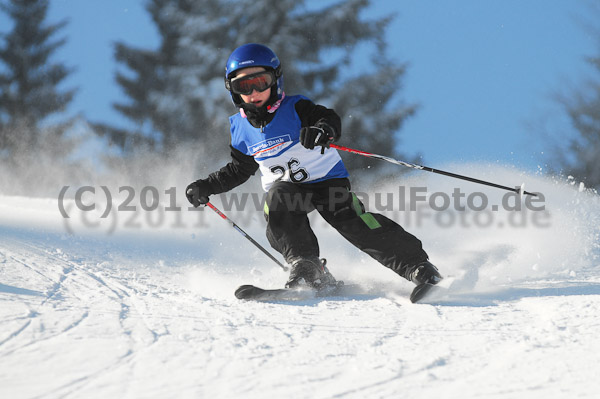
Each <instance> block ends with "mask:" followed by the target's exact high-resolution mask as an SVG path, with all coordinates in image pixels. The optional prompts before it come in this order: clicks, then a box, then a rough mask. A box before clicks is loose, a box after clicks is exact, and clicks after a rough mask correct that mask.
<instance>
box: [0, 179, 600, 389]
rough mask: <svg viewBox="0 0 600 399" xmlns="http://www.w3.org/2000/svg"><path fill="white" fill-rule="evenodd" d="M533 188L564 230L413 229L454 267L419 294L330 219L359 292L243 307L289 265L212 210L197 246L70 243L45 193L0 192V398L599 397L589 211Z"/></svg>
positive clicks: (594, 209)
mask: <svg viewBox="0 0 600 399" xmlns="http://www.w3.org/2000/svg"><path fill="white" fill-rule="evenodd" d="M501 172H503V173H505V174H506V173H509V172H505V171H501ZM511 173H512V172H511ZM471 174H472V173H471ZM483 178H485V176H483ZM536 179H537V180H535V182H536V183H537V184H540V185H542V183H544V181H543V180H542V179H541V178H536ZM440 182H443V180H441V181H440ZM438 183H439V182H438ZM545 184H546V185H545V186H543V188H545V189H546V190H547V191H548V193H549V194H551V195H554V197H560V198H561V201H562V202H561V204H563V205H564V208H561V207H555V208H553V209H556V213H555V214H554V217H555V219H554V221H555V223H556V225H557V227H556V228H557V229H559V230H561V231H560V232H562V233H563V234H564V235H563V236H561V237H556V235H557V234H555V233H557V232H556V231H555V232H553V231H552V230H548V231H539V232H538V231H535V230H533V228H528V229H526V231H523V230H521V231H510V230H508V229H504V230H500V231H496V230H487V231H486V234H482V232H481V231H474V232H473V231H470V230H469V231H462V232H459V233H457V234H458V235H457V234H454V232H451V234H450V233H449V232H448V231H447V230H446V231H443V230H442V231H440V230H439V229H435V228H433V227H425V228H424V230H421V231H419V229H417V232H416V234H417V235H418V236H420V237H422V238H425V237H427V238H428V239H429V240H430V242H432V244H431V245H430V247H432V246H434V247H435V248H434V250H433V251H430V255H432V259H433V260H434V261H435V260H436V259H437V261H435V263H437V264H438V265H440V267H441V266H442V263H445V266H446V267H445V268H443V267H442V272H443V273H444V274H446V275H452V277H450V278H447V279H446V280H444V284H445V286H446V287H449V288H448V291H447V292H445V293H444V294H440V295H439V296H438V297H433V298H431V300H430V301H429V303H425V304H416V305H415V304H411V303H410V301H409V300H408V295H409V293H410V290H411V288H412V285H411V284H409V283H408V282H406V281H403V280H401V279H399V278H398V277H397V276H395V275H394V274H393V273H391V272H389V271H388V270H386V269H384V268H381V267H380V266H378V265H377V264H375V263H374V262H373V261H371V260H370V259H368V258H365V257H363V256H361V255H359V254H357V253H356V252H355V251H353V250H352V249H351V248H349V247H348V246H345V244H343V242H342V241H339V240H338V238H335V235H334V234H332V233H331V232H330V231H327V230H325V231H322V232H320V233H319V234H321V235H323V236H324V237H325V240H326V242H328V243H329V244H330V245H331V247H332V248H334V251H336V252H335V254H336V256H337V258H336V261H335V262H334V261H333V260H332V259H331V256H332V254H331V253H330V254H329V255H328V256H329V257H330V263H329V264H330V266H331V269H332V271H333V272H334V274H335V275H336V276H338V277H340V278H342V279H346V280H347V281H349V282H357V281H360V282H362V283H363V285H364V288H365V290H366V293H365V294H361V295H358V294H357V295H354V296H351V297H348V298H327V299H307V300H302V301H297V302H267V303H259V302H243V301H238V300H236V299H235V298H234V297H233V290H234V289H235V288H236V286H238V285H240V284H242V283H254V284H257V285H261V286H280V285H282V284H283V282H284V281H285V278H286V276H285V274H284V273H281V271H279V270H277V268H276V267H273V266H272V265H270V264H268V259H266V258H264V256H263V255H262V254H260V253H258V252H257V251H255V250H253V249H252V248H251V247H250V246H249V245H248V244H247V243H246V242H245V240H244V239H243V238H241V237H238V236H232V234H235V233H232V232H231V231H230V230H228V229H229V227H228V226H226V225H225V224H223V225H221V224H218V223H219V221H218V220H216V219H214V220H216V221H215V222H214V223H215V224H214V225H213V226H214V228H213V229H211V231H210V233H205V234H207V235H206V236H202V237H203V238H202V240H200V239H198V237H195V238H192V239H190V237H189V234H188V235H186V234H187V232H186V234H179V233H177V234H175V237H172V236H173V234H172V232H170V231H169V230H166V231H165V232H158V233H157V232H147V231H143V230H142V231H138V232H135V233H133V234H129V233H123V234H121V235H118V234H117V235H116V236H113V237H104V236H102V235H100V234H76V235H75V236H69V235H66V234H65V232H64V231H62V230H61V227H62V224H61V221H60V217H59V216H58V211H57V209H56V204H55V202H51V203H45V202H44V201H43V200H36V199H27V198H13V197H0V221H2V223H0V397H2V398H106V397H117V398H236V397H244V398H263V397H286V398H287V397H289V398H391V397H402V398H417V397H418V398H423V397H424V398H429V397H435V398H477V397H485V398H544V399H547V398H575V397H578V398H579V397H589V398H595V397H596V396H597V392H598V391H599V389H600V383H599V382H598V379H597V375H598V373H599V371H600V366H599V365H600V339H598V336H599V334H600V321H598V316H597V315H598V314H599V312H600V273H599V272H598V258H597V255H596V254H597V252H595V251H596V250H597V247H596V248H592V246H593V245H594V243H596V244H597V243H598V236H597V235H595V236H593V234H597V226H596V225H595V223H596V222H597V218H598V210H600V206H598V200H597V198H596V197H583V196H582V197H578V196H577V195H576V194H573V192H572V190H571V189H570V188H565V187H563V186H556V185H552V184H550V183H545ZM448 192H451V190H450V189H449V190H448ZM580 195H583V194H580ZM573 196H575V197H576V198H575V199H571V197H573ZM40 201H41V202H40ZM549 201H550V200H549ZM569 201H577V203H578V204H579V205H580V206H579V208H578V210H572V209H570V208H569V206H568V205H569ZM563 205H561V206H563ZM40 209H42V211H43V210H44V209H46V213H44V212H42V213H43V214H45V215H46V216H47V218H46V219H44V218H41V219H40V218H38V217H37V216H36V217H33V216H30V212H34V210H35V212H39V211H40ZM577 212H579V213H577ZM207 218H208V216H207ZM563 219H564V220H569V223H571V225H570V226H571V227H572V230H571V231H569V232H566V233H565V232H564V231H562V229H563V226H562V224H561V223H563V222H562V220H563ZM40 220H41V221H40ZM5 221H6V222H5ZM46 222H47V223H46ZM56 225H58V227H53V226H56ZM261 228H262V226H256V228H252V227H251V228H250V230H251V233H252V234H253V236H256V237H258V238H259V241H261V242H264V241H265V240H264V238H263V237H262V235H261ZM198 234H200V233H198ZM590 234H592V236H591V238H590ZM490 235H492V237H489V236H490ZM528 235H529V236H531V238H528ZM572 236H575V239H576V240H574V239H573V237H572ZM223 237H227V239H226V240H225V241H223ZM457 237H463V239H462V240H461V242H460V243H459V242H457V240H459V238H457ZM553 237H554V238H553ZM588 238H589V241H586V239H588ZM577 245H581V246H580V247H577ZM450 248H454V250H453V251H450V250H449V249H450ZM444 251H448V254H447V255H446V256H444ZM582 252H585V253H583V254H582ZM567 253H574V255H573V257H572V258H564V259H560V258H561V256H563V255H564V254H567ZM190 254H191V256H190ZM194 255H195V256H194ZM244 259H245V261H242V260H244ZM515 262H520V264H519V265H515V264H514V263H515ZM537 262H539V264H538V263H537ZM578 262H579V263H578ZM336 263H337V264H336ZM340 263H344V264H345V265H346V267H345V268H343V267H340V265H339V264H340ZM533 263H535V265H534V264H533ZM265 264H268V266H265Z"/></svg>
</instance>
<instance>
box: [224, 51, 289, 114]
mask: <svg viewBox="0 0 600 399" xmlns="http://www.w3.org/2000/svg"><path fill="white" fill-rule="evenodd" d="M249 67H263V68H266V69H270V70H272V71H273V72H274V73H275V78H276V79H277V84H276V90H273V91H274V92H275V93H277V94H276V95H277V97H276V100H281V97H282V94H283V73H282V71H281V63H280V62H279V58H277V55H275V53H274V52H273V50H271V49H270V48H268V47H267V46H264V45H262V44H257V43H248V44H244V45H243V46H240V47H238V48H236V49H235V50H233V52H232V53H231V55H230V56H229V58H228V59H227V65H226V66H225V87H226V88H227V90H229V91H230V93H231V90H230V89H229V82H230V79H231V78H232V77H233V76H234V75H235V73H236V72H237V71H239V70H240V69H244V68H249ZM272 94H273V93H272ZM231 98H232V100H233V103H234V104H235V105H239V103H240V102H241V99H240V98H239V95H237V94H234V93H231Z"/></svg>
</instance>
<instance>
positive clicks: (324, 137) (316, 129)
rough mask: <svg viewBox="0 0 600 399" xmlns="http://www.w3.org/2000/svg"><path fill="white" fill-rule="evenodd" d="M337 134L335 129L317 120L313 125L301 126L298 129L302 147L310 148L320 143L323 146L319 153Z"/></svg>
mask: <svg viewBox="0 0 600 399" xmlns="http://www.w3.org/2000/svg"><path fill="white" fill-rule="evenodd" d="M336 136H337V135H336V134H335V130H334V129H333V128H332V127H331V126H329V125H328V124H326V123H324V122H317V123H316V124H315V126H308V127H303V128H302V129H300V144H302V145H303V146H304V147H306V148H308V149H309V150H312V149H313V148H315V146H318V145H320V146H321V147H323V148H322V149H321V153H323V152H324V151H325V148H326V147H327V148H329V144H331V143H332V142H333V141H334V140H335V137H336Z"/></svg>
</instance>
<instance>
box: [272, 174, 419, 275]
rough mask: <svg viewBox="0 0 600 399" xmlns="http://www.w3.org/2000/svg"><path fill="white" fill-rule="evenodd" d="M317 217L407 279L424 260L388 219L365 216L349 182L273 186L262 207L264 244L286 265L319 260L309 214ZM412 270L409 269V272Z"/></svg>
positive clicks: (410, 237) (415, 242)
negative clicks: (413, 267) (313, 213)
mask: <svg viewBox="0 0 600 399" xmlns="http://www.w3.org/2000/svg"><path fill="white" fill-rule="evenodd" d="M315 209H316V210H317V212H319V213H320V214H321V216H322V217H323V218H324V219H325V220H326V221H327V223H329V224H330V225H331V226H332V227H333V228H335V229H336V230H337V231H338V232H339V233H340V234H341V235H342V236H343V237H344V238H346V239H347V240H348V241H350V242H351V243H352V244H353V245H354V246H356V247H357V248H359V249H360V250H362V251H364V252H365V253H367V254H369V255H370V256H371V257H372V258H374V259H375V260H377V261H378V262H380V263H381V264H382V265H384V266H386V267H388V268H390V269H392V270H393V271H395V272H396V273H398V274H399V275H400V276H402V277H404V278H407V276H406V273H407V268H408V266H411V265H414V264H416V263H419V262H421V261H423V260H426V259H427V253H426V252H425V251H424V250H423V248H422V245H421V241H419V240H418V239H417V238H416V237H415V236H413V235H412V234H410V233H408V232H406V231H405V230H404V229H403V228H402V227H401V226H400V225H399V224H397V223H396V222H394V221H392V220H390V219H389V218H387V217H385V216H383V215H380V214H376V213H369V212H365V208H364V206H363V204H362V202H361V201H360V200H359V199H358V197H357V196H356V195H355V194H354V193H352V192H351V191H350V181H349V180H348V179H330V180H325V181H322V182H317V183H291V182H281V181H280V182H276V183H275V184H273V186H272V187H271V188H270V189H269V191H268V193H267V199H266V204H265V218H266V220H267V238H268V240H269V243H270V244H271V246H272V247H273V248H274V249H275V250H276V251H278V252H280V253H281V254H282V255H283V257H284V258H285V260H286V261H287V262H288V263H290V262H291V260H292V259H294V258H296V257H314V256H317V257H318V256H319V243H318V241H317V237H316V236H315V233H314V232H313V230H312V229H311V227H310V224H309V220H308V213H309V212H311V211H312V210H315ZM408 269H410V268H408Z"/></svg>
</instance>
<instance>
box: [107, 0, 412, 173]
mask: <svg viewBox="0 0 600 399" xmlns="http://www.w3.org/2000/svg"><path fill="white" fill-rule="evenodd" d="M369 5H370V2H369V1H368V0H349V1H341V2H337V3H335V4H330V5H329V6H326V7H321V8H319V9H316V10H313V9H308V8H307V7H306V5H305V2H304V1H299V0H237V1H227V0H220V1H192V0H188V1H186V0H153V1H151V2H150V4H149V6H148V10H149V12H150V13H151V15H152V17H153V19H154V22H155V24H156V25H157V27H158V29H159V32H160V33H161V37H162V44H161V46H160V48H159V49H158V50H156V51H151V50H141V49H136V48H132V47H130V46H127V45H125V44H122V43H120V44H118V45H117V51H116V56H117V60H118V61H119V62H121V63H124V64H126V65H127V67H128V68H129V69H130V72H131V71H133V77H131V76H132V74H131V73H129V74H128V75H127V76H128V77H126V76H125V75H124V74H120V75H119V76H117V79H118V82H119V84H120V85H121V87H122V88H123V89H124V91H125V93H126V94H127V96H128V97H129V100H130V101H129V103H128V104H117V105H116V108H117V109H118V110H119V111H120V112H122V113H123V114H124V115H125V116H127V117H128V118H129V119H131V120H132V121H134V122H135V123H136V125H137V126H139V129H138V130H137V131H136V132H132V133H133V134H136V135H140V134H141V135H143V136H145V137H150V138H153V139H158V140H160V141H161V142H162V146H163V148H172V147H174V146H176V145H178V144H184V143H189V142H195V143H199V144H200V145H204V146H211V147H212V146H213V145H219V146H220V147H216V148H223V146H224V145H225V146H226V144H227V142H228V140H229V137H228V135H227V132H228V125H227V116H228V115H231V114H233V113H235V112H236V109H235V108H233V106H232V103H231V99H230V97H229V93H228V92H227V91H226V90H225V89H224V86H223V77H224V64H225V60H226V59H227V57H228V56H229V54H230V53H231V51H232V50H233V49H234V48H236V47H238V46H240V45H242V44H244V43H250V42H255V43H263V44H265V45H267V46H269V47H270V48H272V49H273V50H274V51H275V52H276V53H277V54H278V56H279V58H280V59H281V62H282V65H283V71H284V82H285V83H284V86H285V91H286V93H288V94H304V95H307V96H308V97H310V98H311V99H312V100H313V101H315V102H318V103H322V104H324V105H326V106H329V107H332V108H334V109H335V110H336V111H337V112H338V113H339V114H340V116H342V119H343V137H344V138H343V140H344V143H346V144H348V145H349V146H350V144H351V145H352V146H354V147H357V148H362V149H366V150H369V151H373V152H378V153H381V154H384V155H389V156H399V155H400V154H398V153H396V151H395V145H396V144H397V133H398V130H399V129H400V127H401V124H402V121H403V120H405V118H406V117H408V116H409V115H411V114H412V113H413V112H414V111H415V107H414V106H411V105H409V106H405V105H403V104H398V103H397V101H398V98H397V97H396V95H397V94H398V92H399V90H398V88H399V87H401V85H400V81H401V79H402V77H403V74H404V65H403V64H401V63H398V62H394V61H393V60H391V59H389V57H387V56H386V54H385V50H386V48H385V43H384V39H383V37H384V33H385V29H386V26H387V25H388V24H389V22H390V20H391V19H390V18H383V19H374V20H364V18H363V17H362V16H361V13H362V12H363V11H364V10H366V9H367V8H368V7H369ZM361 44H369V45H370V47H371V53H370V54H369V58H370V59H371V61H369V62H367V65H368V66H367V67H366V71H365V72H362V73H360V74H354V75H353V74H352V73H351V68H350V67H349V66H350V65H352V64H353V62H354V61H356V58H357V57H358V56H359V55H358V54H357V53H356V52H355V50H354V49H355V47H356V46H358V45H361ZM364 62H365V60H364V59H363V60H361V63H364ZM394 103H395V104H394ZM143 128H145V129H147V131H142V129H143ZM219 151H221V152H222V153H219V152H218V151H213V152H214V153H219V155H220V156H222V155H224V154H226V150H225V149H223V150H219ZM368 163H369V161H368V160H366V159H364V158H361V157H348V158H347V165H348V166H349V167H351V168H355V169H356V168H362V167H364V166H365V165H366V164H368Z"/></svg>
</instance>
